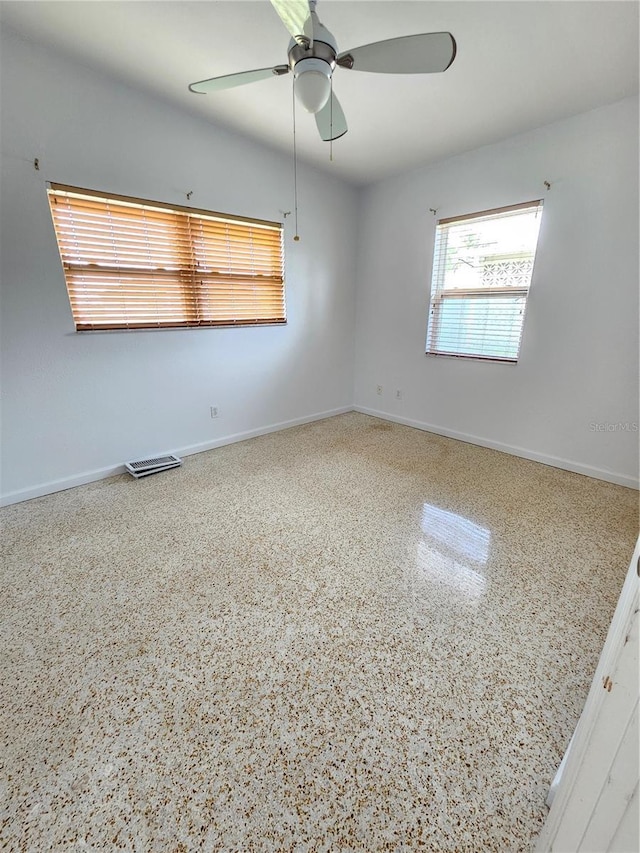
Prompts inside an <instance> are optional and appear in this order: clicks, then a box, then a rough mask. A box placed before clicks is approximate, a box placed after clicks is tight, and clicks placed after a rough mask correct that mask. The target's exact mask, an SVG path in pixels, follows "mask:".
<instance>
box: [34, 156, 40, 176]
mask: <svg viewBox="0 0 640 853" xmlns="http://www.w3.org/2000/svg"><path fill="white" fill-rule="evenodd" d="M33 168H34V169H35V170H36V172H39V171H40V161H39V160H38V158H37V157H36V159H35V160H34V161H33Z"/></svg>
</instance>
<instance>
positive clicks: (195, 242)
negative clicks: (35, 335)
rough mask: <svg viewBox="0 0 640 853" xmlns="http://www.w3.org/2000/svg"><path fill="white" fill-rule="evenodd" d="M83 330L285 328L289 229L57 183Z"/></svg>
mask: <svg viewBox="0 0 640 853" xmlns="http://www.w3.org/2000/svg"><path fill="white" fill-rule="evenodd" d="M48 196H49V204H50V207H51V215H52V217H53V224H54V227H55V232H56V237H57V240H58V248H59V250H60V258H61V260H62V265H63V268H64V275H65V279H66V283H67V290H68V293H69V301H70V302H71V310H72V312H73V319H74V322H75V325H76V329H77V330H78V331H90V330H100V329H151V328H153V329H156V328H174V327H180V326H246V325H258V324H265V323H285V322H286V314H285V301H284V277H283V253H282V225H281V224H280V223H279V222H262V221H260V220H251V219H243V218H240V217H234V216H226V215H224V214H221V213H212V212H208V211H204V210H195V209H193V208H188V207H173V206H171V205H167V204H161V203H158V202H153V201H149V202H147V201H142V200H140V199H134V198H127V197H125V196H110V197H106V196H105V195H104V194H101V193H97V192H93V191H92V190H83V189H78V188H76V187H65V186H61V185H59V184H51V185H50V189H49V190H48Z"/></svg>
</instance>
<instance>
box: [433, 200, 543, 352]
mask: <svg viewBox="0 0 640 853" xmlns="http://www.w3.org/2000/svg"><path fill="white" fill-rule="evenodd" d="M541 218H542V201H532V202H529V203H527V204H519V205H514V206H513V207H505V208H500V209H499V210H485V211H483V212H482V213H476V214H471V215H469V216H459V217H456V218H454V219H441V220H439V221H438V224H437V228H436V242H435V251H434V257H433V274H432V277H431V304H430V306H429V326H428V332H427V354H429V355H448V356H461V357H466V358H481V359H489V360H491V361H507V362H516V361H517V360H518V354H519V352H520V340H521V337H522V327H523V323H524V314H525V307H526V304H527V296H528V294H529V287H530V285H531V276H532V273H533V263H534V260H535V255H536V245H537V242H538V231H539V229H540V220H541Z"/></svg>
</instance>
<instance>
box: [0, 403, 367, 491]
mask: <svg viewBox="0 0 640 853" xmlns="http://www.w3.org/2000/svg"><path fill="white" fill-rule="evenodd" d="M352 411H353V406H342V407H341V408H339V409H330V410H328V411H326V412H316V413H315V414H312V415H305V416H304V417H301V418H293V419H292V420H289V421H281V422H280V423H277V424H268V425H267V426H263V427H258V428H257V429H251V430H246V431H245V432H237V433H234V434H232V435H225V436H222V437H221V438H215V439H212V440H211V441H202V442H200V443H198V444H190V445H187V446H186V447H179V448H175V447H174V448H171V449H170V450H167V449H166V448H165V449H164V450H158V451H154V452H153V453H151V451H150V454H151V455H165V454H166V453H175V454H176V455H177V456H193V455H194V454H195V453H203V452H204V451H206V450H214V449H215V448H216V447H224V445H226V444H235V443H236V442H238V441H246V440H247V439H249V438H257V437H258V436H259V435H268V434H269V433H271V432H279V431H280V430H283V429H289V427H294V426H302V425H303V424H310V423H313V421H322V420H324V419H325V418H332V417H334V415H343V414H345V413H346V412H352ZM125 473H126V468H125V467H124V464H123V465H110V466H108V467H106V468H96V469H95V470H93V471H84V472H83V473H81V474H76V475H74V476H73V477H65V478H63V479H61V480H51V481H50V482H48V483H40V484H38V485H37V486H32V487H31V488H29V489H20V490H18V491H15V492H8V493H7V494H5V495H1V496H0V506H9V505H10V504H16V503H21V502H22V501H28V500H32V499H33V498H41V497H43V496H44V495H51V494H53V493H54V492H63V491H65V490H66V489H72V488H74V487H75V486H85V485H86V484H87V483H94V482H96V481H97V480H104V479H106V478H107V477H113V476H115V475H116V474H125Z"/></svg>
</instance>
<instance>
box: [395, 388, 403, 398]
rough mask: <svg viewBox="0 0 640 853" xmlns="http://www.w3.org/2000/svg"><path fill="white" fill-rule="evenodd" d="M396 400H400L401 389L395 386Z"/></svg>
mask: <svg viewBox="0 0 640 853" xmlns="http://www.w3.org/2000/svg"><path fill="white" fill-rule="evenodd" d="M396 400H402V391H401V390H400V388H396Z"/></svg>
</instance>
